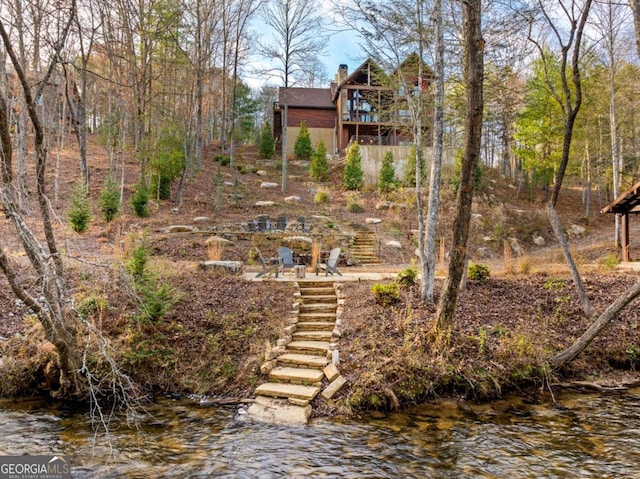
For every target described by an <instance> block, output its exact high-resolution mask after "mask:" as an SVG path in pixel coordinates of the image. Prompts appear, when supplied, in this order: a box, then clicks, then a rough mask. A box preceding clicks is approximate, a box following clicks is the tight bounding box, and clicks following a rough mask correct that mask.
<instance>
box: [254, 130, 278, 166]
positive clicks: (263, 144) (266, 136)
mask: <svg viewBox="0 0 640 479" xmlns="http://www.w3.org/2000/svg"><path fill="white" fill-rule="evenodd" d="M274 154H275V140H274V139H273V132H272V131H271V124H270V123H269V122H265V123H264V125H262V132H261V133H260V146H259V148H258V155H259V156H260V158H262V159H265V160H266V159H270V158H273V155H274Z"/></svg>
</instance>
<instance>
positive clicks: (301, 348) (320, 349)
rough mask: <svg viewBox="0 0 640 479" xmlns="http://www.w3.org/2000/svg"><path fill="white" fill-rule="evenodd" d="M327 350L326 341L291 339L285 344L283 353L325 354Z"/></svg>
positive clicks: (327, 344) (327, 343)
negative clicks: (285, 347)
mask: <svg viewBox="0 0 640 479" xmlns="http://www.w3.org/2000/svg"><path fill="white" fill-rule="evenodd" d="M328 350H329V342H328V341H291V342H290V343H289V344H287V349H286V350H285V353H294V354H299V353H310V354H313V355H322V354H326V353H327V351H328Z"/></svg>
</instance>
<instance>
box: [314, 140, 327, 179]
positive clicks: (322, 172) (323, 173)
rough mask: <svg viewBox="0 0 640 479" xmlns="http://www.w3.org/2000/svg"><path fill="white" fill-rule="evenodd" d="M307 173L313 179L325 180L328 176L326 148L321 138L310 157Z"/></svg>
mask: <svg viewBox="0 0 640 479" xmlns="http://www.w3.org/2000/svg"><path fill="white" fill-rule="evenodd" d="M309 174H310V175H311V178H313V179H314V181H327V178H328V176H329V163H328V162H327V149H326V148H325V146H324V143H323V142H322V140H320V141H319V142H318V146H317V147H316V151H315V153H314V154H313V157H312V158H311V165H310V167H309Z"/></svg>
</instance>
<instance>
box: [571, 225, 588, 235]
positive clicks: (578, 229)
mask: <svg viewBox="0 0 640 479" xmlns="http://www.w3.org/2000/svg"><path fill="white" fill-rule="evenodd" d="M586 232H587V229H586V228H585V227H584V226H580V225H571V229H570V230H569V233H570V234H571V236H584V234H585V233H586Z"/></svg>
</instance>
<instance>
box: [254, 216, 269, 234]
mask: <svg viewBox="0 0 640 479" xmlns="http://www.w3.org/2000/svg"><path fill="white" fill-rule="evenodd" d="M257 221H258V231H261V232H263V233H264V232H266V231H269V230H271V221H270V220H269V217H268V216H267V215H259V216H258V217H257Z"/></svg>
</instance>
